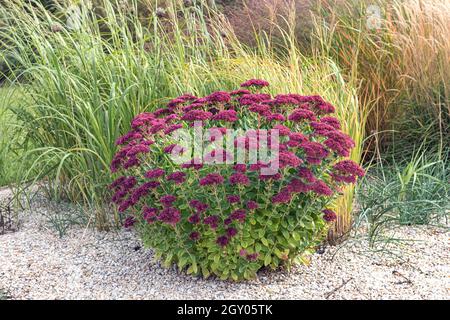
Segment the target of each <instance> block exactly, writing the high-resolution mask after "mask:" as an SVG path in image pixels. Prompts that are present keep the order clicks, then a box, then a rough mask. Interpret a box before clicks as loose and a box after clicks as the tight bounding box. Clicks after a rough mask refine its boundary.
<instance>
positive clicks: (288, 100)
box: [273, 94, 298, 105]
mask: <svg viewBox="0 0 450 320" xmlns="http://www.w3.org/2000/svg"><path fill="white" fill-rule="evenodd" d="M273 104H274V105H297V104H298V101H297V100H296V99H295V98H293V97H292V96H291V95H289V94H279V95H277V96H276V97H275V99H274V100H273Z"/></svg>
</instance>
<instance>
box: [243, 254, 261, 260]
mask: <svg viewBox="0 0 450 320" xmlns="http://www.w3.org/2000/svg"><path fill="white" fill-rule="evenodd" d="M258 257H259V253H250V254H247V257H246V258H247V260H248V261H256V260H258Z"/></svg>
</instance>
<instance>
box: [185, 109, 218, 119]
mask: <svg viewBox="0 0 450 320" xmlns="http://www.w3.org/2000/svg"><path fill="white" fill-rule="evenodd" d="M211 116H212V113H211V112H208V111H203V110H191V111H188V112H186V113H185V114H184V115H183V116H182V117H181V120H186V121H204V120H208V119H210V118H211Z"/></svg>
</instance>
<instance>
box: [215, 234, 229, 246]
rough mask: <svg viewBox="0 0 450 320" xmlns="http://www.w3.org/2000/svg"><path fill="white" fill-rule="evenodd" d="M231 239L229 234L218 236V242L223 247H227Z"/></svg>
mask: <svg viewBox="0 0 450 320" xmlns="http://www.w3.org/2000/svg"><path fill="white" fill-rule="evenodd" d="M228 242H230V239H229V238H228V237H227V236H220V237H218V238H217V240H216V243H217V244H218V245H219V246H221V247H226V246H227V244H228Z"/></svg>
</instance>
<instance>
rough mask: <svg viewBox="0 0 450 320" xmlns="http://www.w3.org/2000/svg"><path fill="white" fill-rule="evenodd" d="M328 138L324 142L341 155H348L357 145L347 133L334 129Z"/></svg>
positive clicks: (328, 134)
mask: <svg viewBox="0 0 450 320" xmlns="http://www.w3.org/2000/svg"><path fill="white" fill-rule="evenodd" d="M327 137H328V139H327V140H326V141H325V142H324V144H325V145H326V146H327V147H328V148H330V149H331V150H333V151H335V152H337V154H339V155H340V156H343V157H348V156H349V155H350V150H351V149H352V148H353V147H354V146H355V142H354V141H353V140H352V139H351V138H350V137H349V136H348V135H346V134H345V133H342V132H340V131H333V132H328V133H327Z"/></svg>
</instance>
